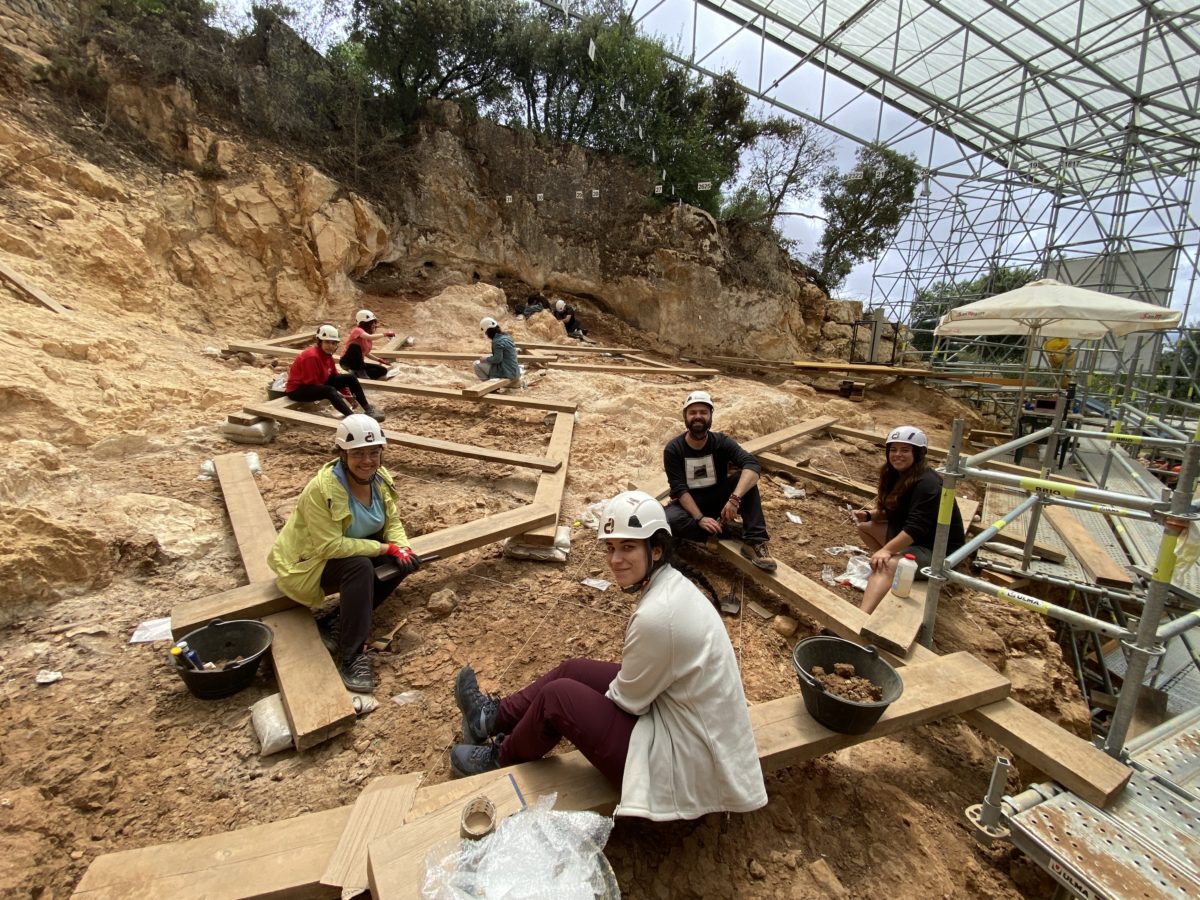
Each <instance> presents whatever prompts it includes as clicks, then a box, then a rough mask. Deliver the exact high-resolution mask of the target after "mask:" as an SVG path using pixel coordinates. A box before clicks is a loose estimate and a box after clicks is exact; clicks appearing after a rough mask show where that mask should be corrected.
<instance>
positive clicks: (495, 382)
mask: <svg viewBox="0 0 1200 900" xmlns="http://www.w3.org/2000/svg"><path fill="white" fill-rule="evenodd" d="M517 381H518V382H519V381H520V379H517ZM513 383H514V382H513V380H512V379H511V378H489V379H488V380H487V381H484V382H481V383H480V384H475V385H472V386H471V387H465V388H463V390H462V393H463V396H464V397H471V398H472V399H474V398H477V397H486V396H487V395H488V394H490V393H491V392H492V391H498V390H500V388H502V387H508V386H509V385H510V384H513Z"/></svg>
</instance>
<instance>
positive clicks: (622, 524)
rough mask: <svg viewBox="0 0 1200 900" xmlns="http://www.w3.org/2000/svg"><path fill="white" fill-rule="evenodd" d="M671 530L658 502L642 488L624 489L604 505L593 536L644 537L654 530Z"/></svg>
mask: <svg viewBox="0 0 1200 900" xmlns="http://www.w3.org/2000/svg"><path fill="white" fill-rule="evenodd" d="M670 530H671V526H670V525H668V524H667V512H666V510H665V509H663V505H662V504H661V503H659V502H658V501H657V500H655V499H654V498H653V497H651V496H650V495H649V494H647V493H646V492H645V491H624V492H623V493H620V494H617V496H615V497H613V498H612V499H611V500H609V501H608V503H606V504H605V506H604V512H603V513H601V514H600V527H599V528H597V529H596V537H597V539H598V540H601V541H607V540H610V539H613V538H617V539H623V540H628V539H633V540H645V539H646V538H649V537H650V536H651V535H652V534H654V533H655V532H656V531H668V532H669V531H670Z"/></svg>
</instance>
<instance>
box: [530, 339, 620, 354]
mask: <svg viewBox="0 0 1200 900" xmlns="http://www.w3.org/2000/svg"><path fill="white" fill-rule="evenodd" d="M516 344H517V349H518V350H549V351H550V352H552V353H565V354H567V355H570V356H575V355H577V354H583V353H608V354H611V355H613V356H624V355H625V354H626V353H637V352H638V351H637V350H635V349H634V348H633V347H597V346H595V345H593V344H581V343H579V342H578V341H572V342H571V343H569V344H539V343H536V342H534V341H517V342H516Z"/></svg>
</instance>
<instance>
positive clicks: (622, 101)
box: [617, 94, 625, 112]
mask: <svg viewBox="0 0 1200 900" xmlns="http://www.w3.org/2000/svg"><path fill="white" fill-rule="evenodd" d="M617 106H619V107H621V112H625V95H624V94H617Z"/></svg>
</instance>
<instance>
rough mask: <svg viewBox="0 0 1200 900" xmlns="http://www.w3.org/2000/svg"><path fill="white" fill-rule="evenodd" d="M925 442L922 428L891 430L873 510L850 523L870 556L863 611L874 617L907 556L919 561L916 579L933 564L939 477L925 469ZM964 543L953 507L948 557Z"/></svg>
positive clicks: (859, 511) (855, 513) (857, 513)
mask: <svg viewBox="0 0 1200 900" xmlns="http://www.w3.org/2000/svg"><path fill="white" fill-rule="evenodd" d="M928 451H929V438H928V437H926V436H925V432H923V431H922V430H921V429H920V428H915V427H913V426H912V425H901V426H900V427H899V428H894V429H892V431H891V433H889V434H888V436H887V440H886V441H885V442H884V451H883V452H884V460H883V465H882V466H880V468H879V488H878V492H877V494H876V497H875V502H874V504H873V506H872V508H871V509H857V510H853V511H852V512H851V514H850V515H851V518H853V520H854V523H855V524H856V525H857V526H858V531H859V535H860V536H861V537H862V539H863V540H864V541H865V542H866V544H867V549H869V550H871V551H872V553H871V574H870V575H869V576H868V578H867V588H866V590H865V591H864V592H863V599H862V610H863V612H865V613H871V612H874V611H875V607H876V606H878V605H879V601H880V600H882V599H883V598H884V596H885V595H886V594H887V592H888V588H890V587H891V585H892V579H893V577H895V574H896V565H897V564H898V563H899V562H900V560H901V559H903V558H904V555H905V554H908V553H911V554H912V555H913V556H914V557H915V558H916V561H917V573H918V574H917V577H918V578H924V577H925V576H924V575H921V574H920V572H921V570H922V569H924V568H925V567H926V566H928V565H929V564H930V562H932V561H933V537H934V533H935V532H936V531H937V518H938V503H939V501H940V499H941V493H942V476H941V475H939V474H938V473H937V472H935V471H934V470H933V469H931V468H929V463H928V462H927V460H926V455H927V453H928ZM965 542H966V538H965V537H964V535H963V522H962V516H961V515H960V514H959V512H958V507H957V506H954V507H953V509H952V511H951V517H950V540H949V542H948V543H947V545H946V553H947V554H950V553H953V552H954V551H955V550H957V549H958V548H959V547H961V546H962V545H963V544H964V543H965Z"/></svg>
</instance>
